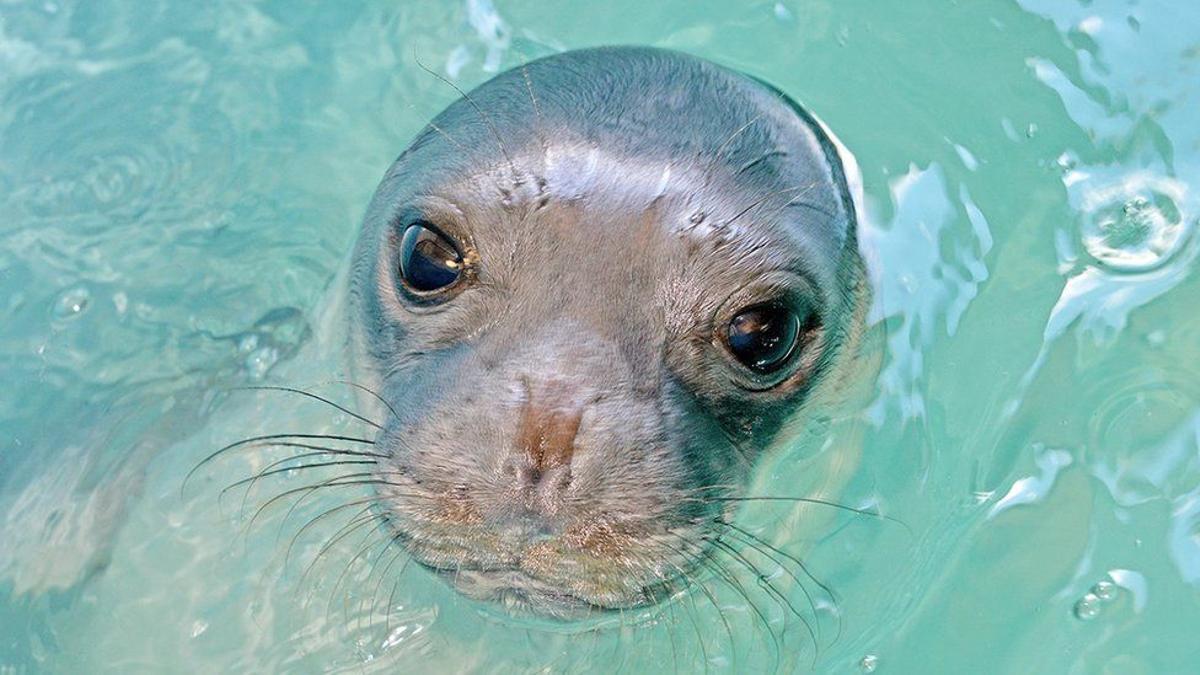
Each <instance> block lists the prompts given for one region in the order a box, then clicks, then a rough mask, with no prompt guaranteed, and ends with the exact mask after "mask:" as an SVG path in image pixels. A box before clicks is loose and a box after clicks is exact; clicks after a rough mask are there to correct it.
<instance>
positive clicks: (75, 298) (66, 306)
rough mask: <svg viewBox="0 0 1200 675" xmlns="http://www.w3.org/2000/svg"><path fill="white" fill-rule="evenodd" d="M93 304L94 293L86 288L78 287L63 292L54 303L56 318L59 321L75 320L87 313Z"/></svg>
mask: <svg viewBox="0 0 1200 675" xmlns="http://www.w3.org/2000/svg"><path fill="white" fill-rule="evenodd" d="M91 304H92V292H91V291H89V290H88V289H87V287H86V286H76V287H74V288H71V289H68V290H66V291H63V293H62V295H60V296H58V300H56V301H55V302H54V316H55V318H58V319H74V318H75V317H77V316H79V315H80V314H83V313H84V312H86V311H87V308H88V306H89V305H91Z"/></svg>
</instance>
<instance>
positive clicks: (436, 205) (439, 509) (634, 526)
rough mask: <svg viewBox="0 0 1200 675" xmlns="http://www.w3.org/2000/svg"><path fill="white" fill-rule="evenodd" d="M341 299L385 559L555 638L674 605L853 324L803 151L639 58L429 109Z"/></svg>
mask: <svg viewBox="0 0 1200 675" xmlns="http://www.w3.org/2000/svg"><path fill="white" fill-rule="evenodd" d="M351 278H352V282H351V284H352V285H351V299H352V302H351V306H352V312H353V313H352V316H351V318H350V323H351V324H352V326H353V329H354V331H355V335H356V338H355V342H356V345H357V347H358V350H357V352H358V354H357V357H356V358H357V361H358V362H357V364H356V370H357V373H356V375H357V376H358V377H359V378H360V380H361V381H362V382H363V383H364V384H366V385H368V386H370V387H371V388H372V389H373V390H374V391H376V392H378V393H379V395H380V396H381V398H382V399H383V400H385V401H386V402H387V406H388V407H387V409H386V410H382V411H380V412H381V413H383V414H384V416H385V418H386V423H385V424H384V425H383V426H384V429H383V430H382V431H381V432H380V434H379V437H378V439H377V447H378V449H379V451H380V452H383V453H385V454H387V455H388V459H386V460H381V461H380V465H379V468H378V469H377V471H376V473H377V478H378V479H379V481H380V482H381V483H382V485H381V486H380V487H379V488H378V492H379V495H378V496H379V500H380V504H381V506H380V508H381V509H382V511H383V512H384V513H385V515H386V517H387V521H388V524H389V527H391V528H392V529H393V530H394V532H395V535H396V538H397V541H399V542H400V543H401V544H402V545H403V546H405V547H406V548H407V549H408V550H409V552H410V553H411V555H412V556H413V558H414V559H416V560H417V561H419V562H421V563H422V564H424V565H425V566H427V567H429V568H432V569H435V570H440V571H444V572H446V573H447V574H446V577H447V578H448V579H449V580H451V581H452V583H455V584H456V585H457V587H458V588H459V590H461V591H462V592H464V593H466V594H468V595H470V596H473V597H476V598H482V599H489V600H498V601H503V602H505V603H507V604H510V605H514V606H521V607H524V608H527V609H529V610H532V611H534V612H536V613H540V614H546V615H554V616H564V617H565V616H573V615H576V614H578V612H579V611H580V610H591V609H596V608H606V609H617V608H626V607H632V606H637V605H642V604H647V603H651V602H654V601H656V600H657V599H659V598H660V597H662V595H663V594H664V593H667V592H669V591H670V590H671V589H673V588H675V587H677V586H679V585H681V584H683V583H686V580H687V578H688V577H689V575H690V572H689V570H690V569H691V568H692V566H693V565H694V564H695V562H696V561H697V560H698V559H699V558H700V557H701V556H703V555H704V553H705V551H706V549H707V546H708V538H707V537H708V533H709V532H710V531H711V527H710V526H711V524H712V521H713V519H715V518H718V517H721V516H723V515H724V514H726V513H727V512H728V510H729V508H730V506H731V505H732V504H733V503H734V501H733V500H731V499H730V497H733V496H736V495H738V494H739V493H740V492H741V491H742V490H743V489H744V486H745V485H746V484H747V482H748V479H749V476H750V473H751V471H752V468H753V466H754V464H755V462H756V460H757V458H759V457H760V456H761V455H762V454H763V453H764V452H767V451H769V450H770V449H771V448H772V447H773V446H778V445H782V444H786V443H788V442H791V441H793V440H794V439H795V437H796V434H797V429H798V425H799V424H800V423H801V420H802V419H803V416H804V410H805V403H806V401H809V400H810V399H812V397H813V395H814V391H815V389H816V388H817V387H818V385H820V384H821V383H822V382H824V381H827V380H830V379H832V378H831V373H832V371H833V370H834V368H835V366H836V364H837V362H838V360H839V359H840V358H842V356H843V354H844V352H846V349H845V345H846V344H847V342H848V341H849V337H850V336H851V334H852V333H853V332H854V331H855V330H856V319H855V317H856V316H858V314H859V312H858V310H859V309H860V306H861V304H862V301H863V296H862V293H861V288H862V262H861V260H860V257H859V254H858V249H857V244H856V240H855V212H854V206H853V202H852V199H851V196H850V190H849V188H848V186H847V181H846V177H845V175H844V168H843V165H842V163H841V161H840V160H839V157H838V152H837V150H836V148H835V145H834V142H833V141H832V140H831V139H830V138H829V137H828V135H827V134H826V133H825V132H824V131H823V130H822V127H821V126H820V125H819V124H818V123H816V122H815V121H814V120H813V118H812V117H810V116H809V115H808V114H807V113H806V112H804V111H803V110H802V109H801V108H800V107H799V106H797V105H795V104H794V103H792V102H791V101H789V100H788V99H787V98H786V97H784V96H783V95H782V94H781V93H779V92H778V91H776V90H773V89H772V88H770V87H769V86H767V85H764V84H762V83H760V82H758V81H756V80H754V79H751V78H749V77H747V76H745V75H742V74H739V73H737V72H734V71H731V70H728V69H725V68H723V67H720V66H717V65H715V64H712V63H710V62H707V61H704V60H702V59H699V58H695V57H691V56H686V55H683V54H678V53H674V52H669V51H662V50H656V49H648V48H603V49H591V50H583V51H574V52H567V53H563V54H559V55H556V56H551V57H548V58H544V59H541V60H538V61H534V62H531V63H529V64H528V65H526V66H524V67H519V68H516V69H514V70H511V71H508V72H506V73H502V74H501V75H499V76H497V77H495V78H494V79H492V80H491V81H489V82H487V83H485V84H483V85H481V86H480V87H479V88H477V89H475V90H473V91H471V92H470V93H468V94H466V95H465V96H464V97H463V98H461V99H459V100H458V101H456V102H455V103H453V104H452V105H450V107H449V108H447V109H446V110H445V111H444V112H442V113H441V114H440V115H438V116H437V118H436V119H435V120H434V121H433V122H432V123H431V124H429V126H428V127H427V128H425V129H424V130H423V131H422V132H421V133H420V134H419V135H418V136H417V138H416V139H415V140H414V141H413V142H412V144H411V146H410V147H409V148H408V149H407V150H405V151H404V153H403V154H402V155H401V156H400V157H399V159H397V160H396V162H395V163H394V164H393V165H392V167H391V168H390V169H389V170H388V172H387V174H386V176H385V177H384V179H383V181H382V183H381V184H380V186H379V188H378V191H377V192H376V194H375V197H374V199H373V200H372V202H371V205H370V208H369V210H368V213H367V215H366V218H365V222H364V225H363V228H362V232H361V236H360V239H359V242H358V245H357V248H356V251H355V256H354V267H353V270H352V277H351Z"/></svg>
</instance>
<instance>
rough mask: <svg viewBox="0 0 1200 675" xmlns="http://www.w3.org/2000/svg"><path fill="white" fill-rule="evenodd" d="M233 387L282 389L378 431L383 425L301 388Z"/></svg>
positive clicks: (272, 386)
mask: <svg viewBox="0 0 1200 675" xmlns="http://www.w3.org/2000/svg"><path fill="white" fill-rule="evenodd" d="M235 389H243V390H247V391H282V392H285V393H288V394H297V395H299V396H304V397H306V398H310V399H312V400H314V401H320V402H321V403H324V404H326V405H329V406H332V407H334V408H337V409H338V410H340V411H342V412H344V413H346V414H347V415H349V416H351V417H353V418H354V419H356V420H359V421H361V422H365V423H366V424H369V425H371V426H373V427H375V428H376V429H379V430H380V431H382V430H383V426H381V425H380V424H379V423H378V422H376V421H374V420H371V419H368V418H366V417H363V416H362V415H359V414H358V413H356V412H354V411H353V410H350V409H349V408H346V407H344V406H341V405H339V404H337V403H334V402H333V401H330V400H329V399H327V398H325V397H324V396H318V395H317V394H314V393H312V392H308V391H304V390H303V389H297V388H295V387H283V386H278V385H266V384H262V385H254V386H246V387H235Z"/></svg>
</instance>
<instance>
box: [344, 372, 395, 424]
mask: <svg viewBox="0 0 1200 675" xmlns="http://www.w3.org/2000/svg"><path fill="white" fill-rule="evenodd" d="M334 382H336V383H337V384H344V385H346V386H348V387H354V388H355V389H358V390H360V391H363V392H366V393H368V394H370V395H371V396H373V397H375V400H377V401H379V402H380V403H382V404H383V405H384V406H385V407H386V408H387V409H388V412H390V413H392V417H393V418H397V419H398V418H399V417H400V413H398V412H396V409H395V408H394V407H392V404H391V403H390V402H389V401H388V400H387V399H385V398H384V397H383V396H382V395H380V394H379V392H376V391H374V390H372V389H371V388H370V387H367V386H365V385H361V384H359V383H357V382H351V381H350V380H334Z"/></svg>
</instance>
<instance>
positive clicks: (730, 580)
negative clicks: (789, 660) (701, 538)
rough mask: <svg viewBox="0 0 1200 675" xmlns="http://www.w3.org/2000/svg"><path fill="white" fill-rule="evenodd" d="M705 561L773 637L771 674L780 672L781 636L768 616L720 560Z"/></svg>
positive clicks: (714, 549)
mask: <svg viewBox="0 0 1200 675" xmlns="http://www.w3.org/2000/svg"><path fill="white" fill-rule="evenodd" d="M709 550H710V551H716V550H719V549H716V548H713V549H709ZM704 561H705V562H706V563H708V564H710V565H712V569H713V571H714V572H717V577H718V578H720V579H721V580H722V581H724V582H725V584H726V585H727V586H729V587H730V588H731V589H733V590H734V591H736V592H737V593H738V595H740V596H742V599H743V600H745V601H746V606H747V607H749V608H750V610H751V611H753V612H754V614H755V616H756V617H757V618H758V620H759V622H760V623H762V625H763V629H764V630H766V632H767V635H769V636H770V637H771V643H772V644H773V646H774V661H775V663H774V666H773V667H772V668H771V672H776V671H778V670H779V659H780V658H781V655H780V652H781V648H780V645H779V636H778V635H777V634H776V633H775V630H774V629H773V628H772V627H771V622H770V620H769V619H767V615H766V614H764V613H763V611H762V609H761V608H760V607H759V606H758V603H756V602H754V600H752V599H751V598H750V593H749V592H748V591H747V590H746V587H745V586H743V585H742V582H741V581H740V580H739V579H738V578H737V575H736V574H734V573H733V572H732V571H730V570H729V569H728V568H727V567H725V566H724V565H722V564H721V562H720V561H719V560H717V558H716V557H715V556H713V555H707V556H705V558H704Z"/></svg>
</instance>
